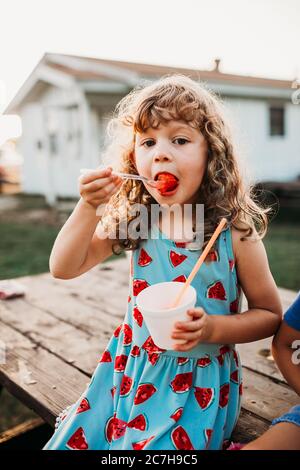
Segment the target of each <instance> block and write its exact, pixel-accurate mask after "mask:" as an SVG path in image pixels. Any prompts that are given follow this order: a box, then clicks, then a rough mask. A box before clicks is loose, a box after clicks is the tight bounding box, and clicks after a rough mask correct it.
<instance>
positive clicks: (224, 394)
mask: <svg viewBox="0 0 300 470" xmlns="http://www.w3.org/2000/svg"><path fill="white" fill-rule="evenodd" d="M228 398H229V384H228V383H226V384H223V385H222V387H221V388H220V400H219V405H220V407H221V408H224V407H225V406H227V404H228Z"/></svg>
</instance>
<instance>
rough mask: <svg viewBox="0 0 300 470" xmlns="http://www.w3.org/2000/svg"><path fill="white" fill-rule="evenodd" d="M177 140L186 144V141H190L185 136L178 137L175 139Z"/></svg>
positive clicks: (181, 143) (180, 143)
mask: <svg viewBox="0 0 300 470" xmlns="http://www.w3.org/2000/svg"><path fill="white" fill-rule="evenodd" d="M175 140H178V143H179V145H184V144H185V143H186V142H188V140H186V139H184V138H183V137H177V139H175ZM175 140H174V142H175ZM179 141H180V142H179Z"/></svg>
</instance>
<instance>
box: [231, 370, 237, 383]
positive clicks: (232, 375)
mask: <svg viewBox="0 0 300 470" xmlns="http://www.w3.org/2000/svg"><path fill="white" fill-rule="evenodd" d="M230 380H231V382H234V383H235V384H238V383H239V371H238V369H237V370H234V371H233V372H232V373H231V375H230Z"/></svg>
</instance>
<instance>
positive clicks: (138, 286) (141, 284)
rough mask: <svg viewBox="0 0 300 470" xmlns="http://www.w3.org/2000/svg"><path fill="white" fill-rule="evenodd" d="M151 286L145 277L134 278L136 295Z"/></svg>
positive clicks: (134, 293)
mask: <svg viewBox="0 0 300 470" xmlns="http://www.w3.org/2000/svg"><path fill="white" fill-rule="evenodd" d="M146 287H149V284H148V282H147V281H145V279H134V280H133V296H134V297H136V296H137V295H138V294H139V293H140V292H142V290H144V289H146Z"/></svg>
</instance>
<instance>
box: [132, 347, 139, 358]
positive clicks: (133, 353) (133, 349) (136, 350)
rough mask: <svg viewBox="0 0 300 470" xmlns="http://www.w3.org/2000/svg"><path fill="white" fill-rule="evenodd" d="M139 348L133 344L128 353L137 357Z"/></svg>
mask: <svg viewBox="0 0 300 470" xmlns="http://www.w3.org/2000/svg"><path fill="white" fill-rule="evenodd" d="M140 352H141V350H140V348H139V347H138V346H133V348H132V350H131V351H130V355H131V356H133V357H138V356H139V355H140Z"/></svg>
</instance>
